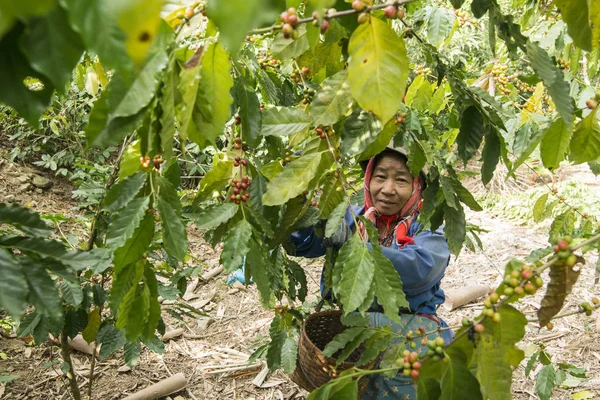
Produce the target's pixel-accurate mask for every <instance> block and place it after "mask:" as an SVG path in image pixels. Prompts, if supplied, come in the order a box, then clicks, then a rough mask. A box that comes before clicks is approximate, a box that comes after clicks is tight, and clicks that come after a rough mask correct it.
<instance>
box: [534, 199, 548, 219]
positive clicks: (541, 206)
mask: <svg viewBox="0 0 600 400" xmlns="http://www.w3.org/2000/svg"><path fill="white" fill-rule="evenodd" d="M547 201H548V193H544V194H543V195H541V196H540V197H539V198H538V199H537V200H536V201H535V205H534V206H533V221H534V222H540V221H541V220H542V216H543V215H544V210H545V209H546V202H547Z"/></svg>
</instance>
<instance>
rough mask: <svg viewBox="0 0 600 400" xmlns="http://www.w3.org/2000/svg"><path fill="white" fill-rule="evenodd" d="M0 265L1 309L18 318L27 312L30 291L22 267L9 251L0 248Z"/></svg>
mask: <svg viewBox="0 0 600 400" xmlns="http://www.w3.org/2000/svg"><path fill="white" fill-rule="evenodd" d="M0 265H2V270H3V273H2V279H0V307H1V308H4V309H5V310H7V311H8V312H9V314H10V315H12V316H14V317H17V318H18V317H20V316H21V315H23V313H24V312H25V306H26V305H27V302H26V299H27V292H28V290H29V289H28V287H27V281H26V280H25V275H24V273H23V269H22V266H21V264H20V263H19V262H18V261H17V259H16V258H15V257H14V256H13V255H12V254H11V253H10V252H9V251H7V250H5V249H2V248H0Z"/></svg>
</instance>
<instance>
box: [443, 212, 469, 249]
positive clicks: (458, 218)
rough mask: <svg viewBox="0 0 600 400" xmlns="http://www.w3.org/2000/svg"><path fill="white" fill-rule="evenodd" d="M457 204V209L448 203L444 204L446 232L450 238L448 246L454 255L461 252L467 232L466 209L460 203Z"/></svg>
mask: <svg viewBox="0 0 600 400" xmlns="http://www.w3.org/2000/svg"><path fill="white" fill-rule="evenodd" d="M457 206H458V208H457V209H454V208H452V207H449V206H448V205H445V206H444V219H445V225H444V234H445V235H446V239H447V240H448V247H449V248H450V251H451V252H452V254H454V255H458V253H460V249H461V248H462V244H463V242H464V241H465V236H466V234H467V231H466V226H465V213H464V210H463V208H462V206H461V205H460V204H457Z"/></svg>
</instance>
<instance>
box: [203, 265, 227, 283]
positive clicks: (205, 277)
mask: <svg viewBox="0 0 600 400" xmlns="http://www.w3.org/2000/svg"><path fill="white" fill-rule="evenodd" d="M224 270H225V267H224V266H222V265H219V266H218V267H216V268H213V269H211V270H210V271H207V272H205V273H204V274H203V275H202V280H203V281H208V280H210V279H212V278H214V277H215V276H217V275H219V274H220V273H221V272H223V271H224Z"/></svg>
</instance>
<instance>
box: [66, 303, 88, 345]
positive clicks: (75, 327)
mask: <svg viewBox="0 0 600 400" xmlns="http://www.w3.org/2000/svg"><path fill="white" fill-rule="evenodd" d="M86 326H87V312H86V310H84V309H83V308H79V309H77V310H74V309H72V308H70V309H69V310H67V312H66V313H65V329H66V332H67V335H68V336H69V337H70V338H71V339H73V338H74V337H75V336H77V335H78V334H79V332H82V331H83V330H84V329H85V327H86Z"/></svg>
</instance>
